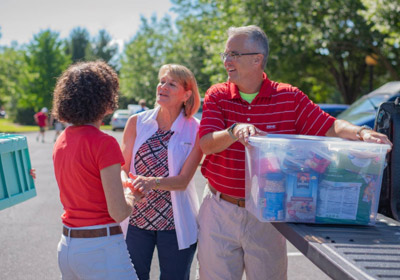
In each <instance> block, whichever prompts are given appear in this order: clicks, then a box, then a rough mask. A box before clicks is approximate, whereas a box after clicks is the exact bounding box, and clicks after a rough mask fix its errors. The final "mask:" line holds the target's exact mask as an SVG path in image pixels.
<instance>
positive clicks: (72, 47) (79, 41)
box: [66, 27, 90, 62]
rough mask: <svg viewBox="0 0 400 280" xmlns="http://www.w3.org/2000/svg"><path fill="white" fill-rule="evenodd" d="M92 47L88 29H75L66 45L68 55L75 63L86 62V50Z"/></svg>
mask: <svg viewBox="0 0 400 280" xmlns="http://www.w3.org/2000/svg"><path fill="white" fill-rule="evenodd" d="M88 47H90V35H89V32H88V31H87V29H86V28H82V27H76V28H74V29H73V30H72V31H71V33H70V36H69V38H68V39H67V44H66V53H67V54H69V55H70V56H71V59H72V61H73V62H77V61H84V60H87V59H86V52H87V51H86V50H87V48H88Z"/></svg>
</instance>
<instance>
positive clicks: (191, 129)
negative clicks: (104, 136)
mask: <svg viewBox="0 0 400 280" xmlns="http://www.w3.org/2000/svg"><path fill="white" fill-rule="evenodd" d="M158 78H159V84H158V86H157V95H156V102H157V107H156V108H155V109H153V110H147V111H144V112H141V113H139V114H136V115H133V116H132V117H130V118H129V120H128V122H127V125H126V127H125V130H124V135H123V140H122V145H121V147H122V153H123V155H124V158H125V164H124V165H123V169H122V175H123V177H125V178H127V175H126V174H128V173H129V172H131V173H132V174H133V175H136V176H137V178H136V179H134V180H133V182H132V183H133V186H134V188H135V189H137V190H139V191H143V192H144V193H146V195H145V198H146V199H145V200H142V201H141V202H138V203H137V204H136V205H135V206H134V209H133V213H132V215H131V216H130V224H129V226H128V232H127V236H126V242H127V244H128V250H129V253H130V256H131V259H132V262H133V264H134V266H135V269H136V272H137V274H138V277H139V279H141V280H144V279H149V273H150V266H151V260H152V257H153V251H154V248H155V247H156V246H157V252H158V259H159V263H160V279H181V280H183V279H187V280H189V276H190V266H191V263H192V261H193V256H194V253H195V251H196V245H197V222H196V217H197V212H198V209H199V200H198V198H197V193H196V189H195V185H194V180H193V175H194V173H195V172H196V169H197V167H198V165H199V162H200V160H201V158H202V156H203V154H202V152H201V150H200V146H199V141H198V129H199V120H197V119H196V118H194V117H193V115H194V114H195V113H196V112H197V110H198V109H199V106H200V95H199V91H198V89H197V83H196V79H195V77H194V75H193V73H192V72H191V71H190V70H189V69H187V68H186V67H185V66H182V65H176V64H167V65H164V66H162V67H161V69H160V71H159V74H158ZM132 177H133V176H132ZM125 180H131V179H125ZM125 180H124V181H125Z"/></svg>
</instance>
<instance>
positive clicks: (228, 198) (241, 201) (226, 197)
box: [207, 182, 246, 208]
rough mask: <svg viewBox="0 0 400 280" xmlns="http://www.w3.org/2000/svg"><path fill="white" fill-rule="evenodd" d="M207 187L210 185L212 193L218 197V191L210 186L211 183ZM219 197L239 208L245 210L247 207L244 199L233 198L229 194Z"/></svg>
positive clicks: (222, 194)
mask: <svg viewBox="0 0 400 280" xmlns="http://www.w3.org/2000/svg"><path fill="white" fill-rule="evenodd" d="M207 185H208V188H209V189H210V191H211V192H212V193H213V194H214V195H216V194H217V190H216V189H214V187H213V186H211V185H210V182H208V183H207ZM219 197H220V198H221V199H223V200H225V201H228V202H230V203H232V204H235V205H237V206H239V207H243V208H245V207H246V201H245V199H244V198H235V197H232V196H230V195H227V194H224V193H221V194H220V196H219Z"/></svg>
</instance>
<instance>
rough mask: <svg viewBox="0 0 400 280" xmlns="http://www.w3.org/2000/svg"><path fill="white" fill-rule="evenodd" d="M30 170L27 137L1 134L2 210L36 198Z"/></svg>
mask: <svg viewBox="0 0 400 280" xmlns="http://www.w3.org/2000/svg"><path fill="white" fill-rule="evenodd" d="M30 169H31V160H30V157H29V151H28V143H27V141H26V137H25V136H23V135H13V134H4V133H0V210H3V209H5V208H7V207H10V206H13V205H15V204H18V203H21V202H23V201H25V200H28V199H30V198H32V197H34V196H36V189H35V183H34V181H33V178H32V176H30V174H29V170H30Z"/></svg>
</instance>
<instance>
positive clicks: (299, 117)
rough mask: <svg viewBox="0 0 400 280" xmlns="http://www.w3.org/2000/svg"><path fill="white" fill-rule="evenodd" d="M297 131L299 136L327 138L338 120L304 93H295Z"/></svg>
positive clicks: (298, 91)
mask: <svg viewBox="0 0 400 280" xmlns="http://www.w3.org/2000/svg"><path fill="white" fill-rule="evenodd" d="M295 100H296V101H295V104H296V106H295V114H296V122H295V126H296V130H297V133H298V134H304V135H317V136H325V134H326V132H327V131H328V130H329V128H330V127H331V126H332V125H333V122H334V121H335V120H336V119H335V118H334V117H332V116H330V115H329V114H327V113H325V112H324V111H323V110H322V109H321V108H320V107H319V106H318V105H316V104H314V103H313V102H312V101H311V100H310V99H309V98H308V97H307V95H305V94H304V93H303V92H302V91H300V90H297V91H296V93H295Z"/></svg>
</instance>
